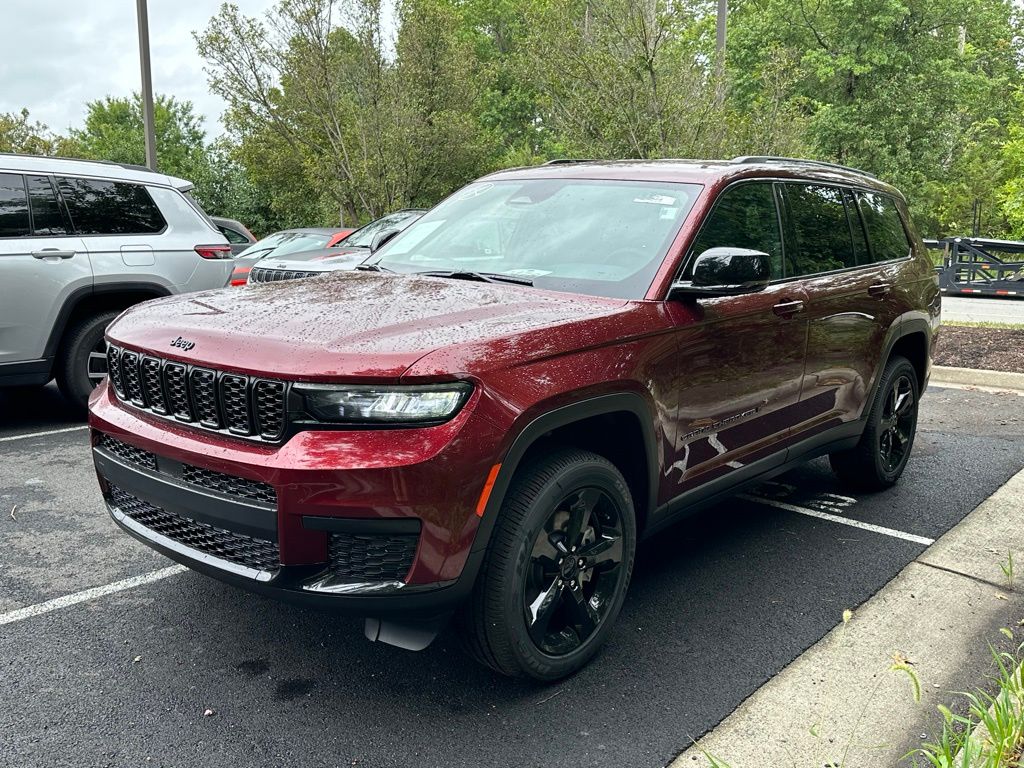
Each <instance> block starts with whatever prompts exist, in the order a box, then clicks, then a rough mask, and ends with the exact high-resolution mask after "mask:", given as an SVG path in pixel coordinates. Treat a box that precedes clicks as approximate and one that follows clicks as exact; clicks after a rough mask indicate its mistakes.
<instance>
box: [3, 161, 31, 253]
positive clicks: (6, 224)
mask: <svg viewBox="0 0 1024 768" xmlns="http://www.w3.org/2000/svg"><path fill="white" fill-rule="evenodd" d="M28 234H29V225H28V195H27V194H25V179H24V178H23V177H22V176H21V174H17V173H0V237H25V236H26V235H28Z"/></svg>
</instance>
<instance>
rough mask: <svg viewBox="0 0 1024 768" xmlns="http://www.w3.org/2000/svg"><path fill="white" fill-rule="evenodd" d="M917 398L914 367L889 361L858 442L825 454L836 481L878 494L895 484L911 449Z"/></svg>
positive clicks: (904, 361) (894, 359)
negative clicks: (852, 445)
mask: <svg viewBox="0 0 1024 768" xmlns="http://www.w3.org/2000/svg"><path fill="white" fill-rule="evenodd" d="M919 399H920V386H919V384H918V381H917V372H916V371H915V370H914V366H912V365H911V364H910V361H908V360H907V359H906V358H905V357H899V356H894V357H892V358H890V359H889V361H888V362H887V363H886V365H885V369H884V370H883V371H882V378H881V380H880V381H879V382H878V388H877V389H876V390H875V397H874V401H873V402H872V404H871V411H870V412H869V413H868V419H867V424H866V425H865V427H864V433H863V434H862V435H861V438H860V442H858V443H857V445H856V446H855V447H854V448H851V449H850V450H848V451H838V452H836V453H832V454H830V455H829V463H830V464H831V465H832V470H833V471H834V472H835V473H836V475H837V476H838V477H839V479H840V480H842V481H843V482H844V483H845V484H847V485H849V486H850V487H852V488H855V489H858V490H863V491H882V490H885V489H886V488H890V487H891V486H893V485H895V484H896V481H897V480H899V479H900V475H902V474H903V470H904V468H906V466H907V461H908V460H909V459H910V451H911V449H912V448H913V447H914V435H915V433H916V431H917V408H918V403H919ZM894 409H895V411H894ZM897 412H898V413H897Z"/></svg>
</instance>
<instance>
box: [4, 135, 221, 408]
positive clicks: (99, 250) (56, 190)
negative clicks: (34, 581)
mask: <svg viewBox="0 0 1024 768" xmlns="http://www.w3.org/2000/svg"><path fill="white" fill-rule="evenodd" d="M191 187H192V184H191V183H190V182H188V181H185V180H184V179H177V178H174V177H171V176H166V175H164V174H161V173H154V172H153V171H150V170H149V169H148V168H142V167H139V166H130V165H118V164H116V163H104V162H96V161H86V160H69V159H63V158H52V157H28V156H23V155H9V154H0V386H3V385H33V384H45V383H47V382H48V381H50V379H52V378H56V379H57V384H58V385H59V386H60V389H61V391H62V392H63V393H64V394H65V395H66V396H67V397H68V398H69V399H70V400H71V401H72V402H73V403H76V404H78V405H79V406H81V407H83V408H84V406H85V404H86V401H87V399H88V397H89V393H90V392H91V391H92V388H93V387H95V386H96V385H97V384H98V383H99V382H100V381H101V380H102V379H103V378H104V376H106V374H107V363H106V354H105V350H106V344H105V342H104V340H103V334H104V331H105V330H106V327H107V325H108V324H109V323H110V321H111V320H113V319H114V318H115V317H116V316H117V315H118V314H119V313H120V312H121V311H122V310H123V309H125V308H126V307H129V306H131V305H132V304H137V303H138V302H140V301H144V300H145V299H150V298H155V297H158V296H167V295H169V294H176V293H184V292H187V291H196V290H201V289H205V288H213V287H216V286H222V285H224V281H225V279H227V275H228V274H229V273H230V270H231V261H230V257H231V251H230V249H229V247H228V244H227V242H226V240H225V239H224V236H223V235H221V234H220V232H218V231H217V230H216V228H215V227H214V225H213V224H212V222H210V220H209V218H208V217H207V216H206V214H205V213H203V211H202V209H201V208H200V207H199V205H198V204H197V203H196V202H195V201H194V200H193V199H192V198H191V196H190V195H189V193H188V192H189V189H191Z"/></svg>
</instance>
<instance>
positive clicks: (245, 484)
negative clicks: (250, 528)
mask: <svg viewBox="0 0 1024 768" xmlns="http://www.w3.org/2000/svg"><path fill="white" fill-rule="evenodd" d="M181 479H182V480H184V481H185V482H186V483H192V485H198V486H201V487H203V488H207V489H209V490H211V491H217V492H218V493H223V494H226V495H228V496H241V497H242V498H245V499H250V500H252V501H257V502H259V503H261V504H268V505H270V506H273V507H276V506H277V491H275V490H274V487H273V486H272V485H267V484H266V483H259V482H257V481H255V480H247V479H246V478H244V477H235V476H234V475H225V474H223V473H221V472H214V471H213V470H212V469H203V468H202V467H193V466H192V465H190V464H186V465H185V467H184V470H183V471H182V474H181Z"/></svg>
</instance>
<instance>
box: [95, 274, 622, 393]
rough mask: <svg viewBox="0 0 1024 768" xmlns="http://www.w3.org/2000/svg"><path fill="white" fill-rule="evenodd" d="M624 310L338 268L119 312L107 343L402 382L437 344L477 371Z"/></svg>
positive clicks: (220, 361) (250, 369) (209, 361)
mask: <svg viewBox="0 0 1024 768" xmlns="http://www.w3.org/2000/svg"><path fill="white" fill-rule="evenodd" d="M625 304H626V302H624V301H623V300H621V299H605V298H597V297H591V296H580V295H576V294H562V293H555V292H551V291H543V290H538V289H533V288H529V287H521V286H515V285H502V284H494V283H479V282H468V281H461V280H452V279H446V278H431V277H419V276H412V275H389V274H379V273H373V272H336V273H333V274H330V275H326V276H324V277H318V278H311V279H306V280H290V281H286V282H281V283H270V284H263V285H249V286H246V287H245V288H242V289H239V288H230V289H224V290H218V291H207V292H204V293H194V294H187V295H182V296H172V297H167V298H163V299H156V300H154V301H148V302H145V303H144V304H140V305H137V306H135V307H132V308H131V309H129V310H127V311H126V312H124V313H123V314H122V315H121V316H120V317H119V318H118V319H117V320H116V321H115V322H114V323H113V324H112V325H111V326H110V328H109V329H108V331H107V336H108V338H109V339H110V341H111V342H113V343H116V344H124V345H126V346H129V347H132V348H135V349H138V350H145V351H149V352H152V353H154V354H156V355H159V356H161V357H167V358H173V359H176V360H182V361H185V362H189V363H193V364H197V365H208V366H210V367H214V368H219V369H228V370H236V371H241V372H245V373H256V374H266V375H272V376H279V377H287V378H290V379H296V380H302V379H306V380H316V379H330V378H335V377H354V378H359V377H367V378H369V377H373V378H377V377H388V378H391V377H394V378H397V377H399V376H401V375H402V374H403V373H404V372H405V371H407V370H408V369H409V368H410V366H412V365H413V363H415V362H416V361H417V360H419V359H420V358H423V357H424V356H426V355H429V354H430V353H431V352H433V351H435V350H439V349H442V348H443V349H445V352H446V354H445V355H444V358H445V360H446V362H447V363H448V364H449V365H446V367H451V370H449V371H448V372H449V373H463V372H466V373H472V372H473V370H471V368H472V367H473V366H478V367H479V366H481V365H485V364H486V360H487V358H488V355H486V354H481V352H482V351H484V350H486V349H488V348H489V347H492V346H493V347H494V348H495V352H496V353H497V352H499V351H500V350H505V351H506V352H507V350H508V349H509V345H508V343H507V341H508V339H509V337H515V336H518V335H520V334H524V333H530V332H534V333H536V332H538V331H543V329H545V328H548V327H551V326H557V325H566V324H572V323H577V322H582V321H585V320H588V319H591V318H595V317H599V316H605V315H614V314H615V313H617V312H619V311H621V310H622V308H623V307H624V306H625ZM531 335H533V334H532V333H531ZM545 335H546V334H545ZM558 335H559V336H566V334H558ZM569 335H570V336H571V334H569ZM179 337H180V339H181V340H182V341H181V342H179V343H178V344H177V345H172V342H175V341H176V340H178V339H179ZM189 343H191V344H193V345H194V346H193V347H191V348H189V349H187V350H185V349H184V348H183V347H187V346H188V344H189ZM516 346H518V347H519V350H520V351H519V353H518V354H519V355H520V356H528V355H529V354H530V352H529V349H530V346H531V345H521V346H520V345H516ZM540 346H541V347H542V348H543V351H544V353H545V354H551V353H552V352H554V351H555V350H553V349H552V348H551V347H550V346H547V347H545V345H540ZM459 349H464V350H465V351H466V354H465V355H462V356H460V355H459V354H458V350H459ZM538 354H539V352H538ZM519 362H521V360H520V361H519Z"/></svg>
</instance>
